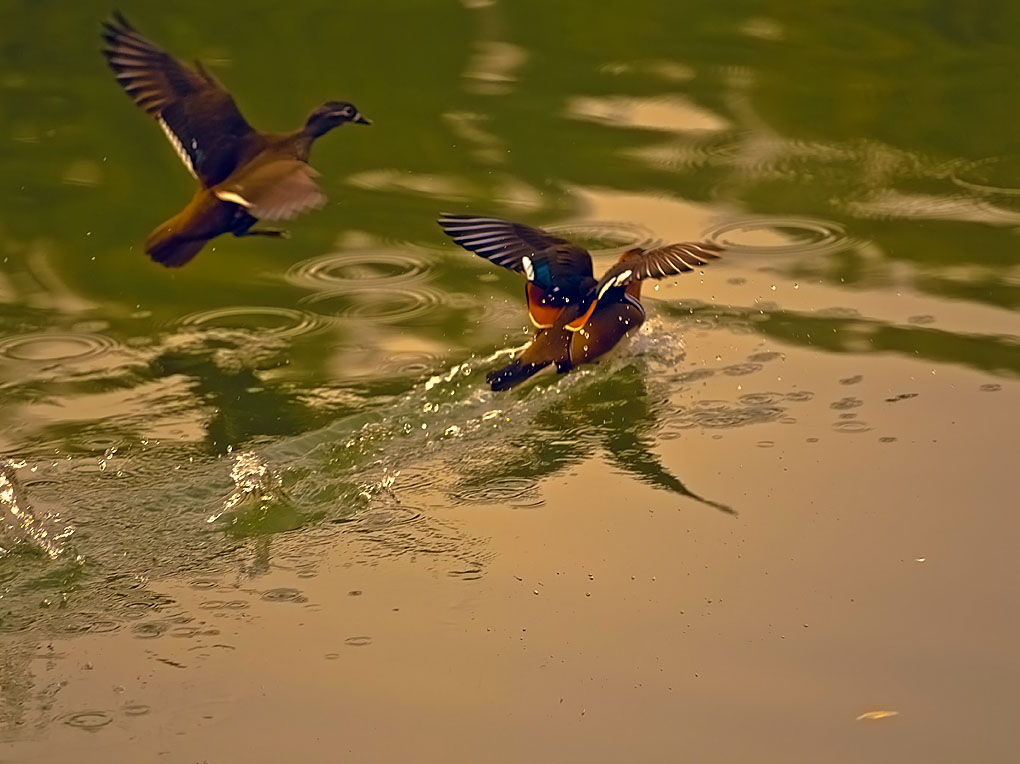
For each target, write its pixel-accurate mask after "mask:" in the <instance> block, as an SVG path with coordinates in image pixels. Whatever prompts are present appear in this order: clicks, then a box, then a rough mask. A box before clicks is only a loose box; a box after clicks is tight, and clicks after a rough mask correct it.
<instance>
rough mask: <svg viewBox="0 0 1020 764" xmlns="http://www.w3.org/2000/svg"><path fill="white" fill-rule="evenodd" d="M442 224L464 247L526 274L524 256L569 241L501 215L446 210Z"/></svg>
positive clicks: (532, 254) (451, 236) (441, 219)
mask: <svg viewBox="0 0 1020 764" xmlns="http://www.w3.org/2000/svg"><path fill="white" fill-rule="evenodd" d="M439 225H440V227H441V228H442V229H443V231H445V232H446V235H447V236H449V237H450V238H451V239H453V240H454V241H455V242H457V244H459V245H460V246H462V247H464V249H466V250H469V251H471V252H474V253H475V254H476V255H480V256H481V257H484V258H485V259H487V260H491V261H492V262H494V263H495V264H496V265H502V266H503V267H504V268H509V269H510V270H512V271H517V272H518V273H524V264H523V259H524V258H525V257H529V256H534V254H535V253H536V252H540V251H542V250H544V249H548V248H549V247H554V246H556V245H559V244H567V243H568V242H567V241H566V240H564V239H561V238H559V237H558V236H553V235H552V234H550V233H547V232H545V231H542V230H540V229H538V228H532V227H531V226H527V225H524V224H523V223H514V222H513V221H510V220H501V219H500V218H488V217H475V216H474V215H454V214H450V213H443V215H442V216H440V218H439Z"/></svg>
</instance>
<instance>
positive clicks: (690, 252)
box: [595, 241, 722, 299]
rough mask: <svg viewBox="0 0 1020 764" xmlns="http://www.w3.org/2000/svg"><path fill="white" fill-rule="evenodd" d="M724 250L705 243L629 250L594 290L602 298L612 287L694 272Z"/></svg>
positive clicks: (685, 243) (597, 296)
mask: <svg viewBox="0 0 1020 764" xmlns="http://www.w3.org/2000/svg"><path fill="white" fill-rule="evenodd" d="M721 252H722V247H719V246H717V245H715V244H711V243H709V242H706V241H698V242H682V243H680V244H667V245H666V246H664V247H657V248H656V249H648V250H645V249H641V248H640V247H638V248H635V249H631V250H628V251H627V252H625V253H624V255H623V257H621V258H620V260H619V261H618V262H617V263H616V264H615V265H614V266H613V267H612V268H610V269H609V270H608V271H606V273H605V275H603V276H602V278H601V279H600V280H599V283H598V286H597V288H596V291H595V296H596V299H599V298H601V297H602V296H603V295H604V294H605V293H606V292H607V291H609V290H610V289H612V288H613V287H620V286H626V285H627V284H630V283H632V282H634V281H639V280H641V279H661V278H665V277H666V276H675V275H677V274H680V273H687V272H689V271H693V270H694V269H695V268H700V267H701V266H703V265H707V264H708V263H709V262H711V261H712V260H718V259H719V256H720V253H721Z"/></svg>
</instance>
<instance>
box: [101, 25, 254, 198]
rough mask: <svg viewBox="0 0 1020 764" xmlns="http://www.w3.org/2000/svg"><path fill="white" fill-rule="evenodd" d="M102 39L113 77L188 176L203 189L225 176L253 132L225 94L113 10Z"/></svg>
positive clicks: (199, 70) (213, 81)
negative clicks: (153, 125) (153, 122)
mask: <svg viewBox="0 0 1020 764" xmlns="http://www.w3.org/2000/svg"><path fill="white" fill-rule="evenodd" d="M102 37H103V41H104V42H105V45H104V46H103V55H104V56H106V60H107V62H108V63H109V65H110V68H111V69H113V72H114V74H115V75H116V77H117V81H118V82H119V83H120V84H121V87H123V88H124V90H126V91H127V94H128V95H129V96H131V98H132V100H134V102H135V103H136V104H138V106H140V107H141V108H142V109H144V110H145V112H146V113H148V114H149V115H151V116H152V117H153V118H154V119H155V120H156V121H157V122H158V123H159V126H160V127H161V128H162V129H163V132H164V133H166V136H167V138H168V139H169V140H170V143H171V145H173V147H174V149H175V150H176V151H177V154H178V155H179V156H180V158H181V161H183V162H184V166H185V167H187V168H188V170H189V171H191V174H192V175H194V176H195V177H196V178H198V179H199V180H200V181H201V182H202V184H203V185H205V186H206V187H209V186H214V185H216V184H217V183H219V182H220V181H222V180H224V179H225V178H226V177H227V176H228V175H230V173H231V172H232V171H233V170H234V168H235V167H236V166H237V163H238V156H239V154H240V149H241V146H242V143H243V141H244V139H245V138H246V137H248V136H249V135H250V134H251V133H252V132H253V130H252V128H251V125H249V124H248V122H247V121H246V120H245V118H244V117H243V116H242V115H241V112H240V111H239V110H238V108H237V105H236V104H235V103H234V99H233V98H231V96H230V93H228V92H227V91H226V89H225V88H224V87H223V86H222V85H221V84H220V83H219V82H218V81H217V80H216V78H215V77H213V76H212V74H210V73H209V72H208V71H206V69H205V68H204V67H203V66H202V65H201V64H197V67H198V68H197V69H192V68H191V67H190V66H186V65H185V64H183V63H181V62H180V61H178V60H177V59H176V58H174V57H173V56H171V55H170V54H169V53H167V52H166V51H164V50H162V49H161V48H159V47H157V46H156V45H154V44H153V43H152V42H151V41H150V40H148V39H146V38H145V37H143V36H142V35H141V34H139V33H138V31H137V30H136V29H135V28H134V27H133V26H131V24H130V23H128V21H127V19H125V18H124V16H122V15H121V14H120V13H119V12H114V13H113V15H112V16H111V17H110V19H109V20H107V21H105V22H103V31H102Z"/></svg>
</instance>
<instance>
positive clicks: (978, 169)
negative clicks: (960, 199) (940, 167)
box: [950, 154, 1020, 196]
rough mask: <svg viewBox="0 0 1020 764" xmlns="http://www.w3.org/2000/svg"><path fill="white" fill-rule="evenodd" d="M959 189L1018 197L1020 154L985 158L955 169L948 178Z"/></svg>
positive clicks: (1019, 194)
mask: <svg viewBox="0 0 1020 764" xmlns="http://www.w3.org/2000/svg"><path fill="white" fill-rule="evenodd" d="M950 178H951V179H952V181H953V183H955V184H956V185H958V186H960V187H961V188H966V189H970V190H971V191H979V192H981V193H986V194H1005V195H1008V196H1020V185H1018V183H1017V181H1018V179H1020V154H1013V155H1007V156H998V157H987V158H985V159H979V160H977V161H975V162H969V163H967V164H964V165H962V166H961V167H959V168H957V169H956V170H955V171H954V172H953V173H952V175H951V176H950Z"/></svg>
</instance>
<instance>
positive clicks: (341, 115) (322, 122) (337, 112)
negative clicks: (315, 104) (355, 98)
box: [305, 101, 372, 138]
mask: <svg viewBox="0 0 1020 764" xmlns="http://www.w3.org/2000/svg"><path fill="white" fill-rule="evenodd" d="M344 122H354V123H355V124H358V125H371V124H372V122H371V121H370V120H368V119H366V118H365V117H363V116H361V112H360V111H358V109H357V107H356V106H355V105H354V104H352V103H347V102H346V101H326V103H324V104H323V105H322V106H320V107H319V108H318V109H316V110H315V111H313V112H312V113H311V114H309V115H308V122H306V123H305V131H306V132H307V133H308V134H309V135H311V136H312V137H313V138H318V137H319V136H320V135H324V134H325V133H328V132H329V131H330V130H332V129H333V128H334V127H337V126H339V125H342V124H343V123H344Z"/></svg>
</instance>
